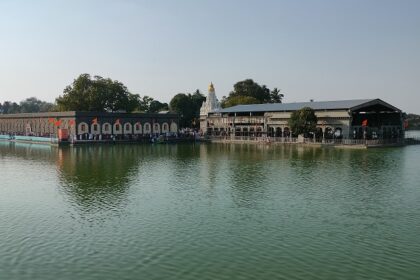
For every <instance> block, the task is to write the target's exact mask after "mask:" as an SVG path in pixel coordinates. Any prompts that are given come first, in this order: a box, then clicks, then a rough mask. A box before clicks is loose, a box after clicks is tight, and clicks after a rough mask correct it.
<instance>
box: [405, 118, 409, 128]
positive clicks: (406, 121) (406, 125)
mask: <svg viewBox="0 0 420 280" xmlns="http://www.w3.org/2000/svg"><path fill="white" fill-rule="evenodd" d="M404 128H408V120H405V121H404Z"/></svg>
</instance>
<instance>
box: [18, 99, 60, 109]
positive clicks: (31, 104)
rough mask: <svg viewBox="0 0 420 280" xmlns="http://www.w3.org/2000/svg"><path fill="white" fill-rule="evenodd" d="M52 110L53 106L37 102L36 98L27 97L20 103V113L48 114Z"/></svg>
mask: <svg viewBox="0 0 420 280" xmlns="http://www.w3.org/2000/svg"><path fill="white" fill-rule="evenodd" d="M53 108H54V104H52V103H48V102H45V101H42V100H39V99H37V98H36V97H29V98H26V99H25V100H23V101H21V102H20V112H21V113H38V112H49V111H51V110H52V109H53Z"/></svg>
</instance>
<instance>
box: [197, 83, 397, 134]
mask: <svg viewBox="0 0 420 280" xmlns="http://www.w3.org/2000/svg"><path fill="white" fill-rule="evenodd" d="M209 98H210V91H209ZM212 98H215V97H212ZM203 105H204V104H203ZM206 106H208V105H207V101H206ZM304 107H310V108H312V109H314V111H315V114H316V116H317V118H318V124H317V131H316V133H315V135H314V137H316V138H317V139H333V138H334V139H393V138H402V137H404V120H403V116H404V114H403V112H402V111H401V110H400V109H398V108H396V107H394V106H392V105H391V104H389V103H386V102H385V101H383V100H381V99H363V100H342V101H324V102H299V103H272V104H251V105H237V106H233V107H230V108H224V109H219V108H215V109H213V110H210V111H206V110H207V108H210V107H205V109H206V110H203V111H202V116H201V122H200V124H201V130H202V131H203V132H204V133H206V134H207V135H223V136H263V135H265V136H268V137H290V136H291V134H292V131H290V128H289V124H288V121H289V119H290V116H291V114H292V112H294V111H296V110H299V109H302V108H304ZM204 113H206V114H205V115H204Z"/></svg>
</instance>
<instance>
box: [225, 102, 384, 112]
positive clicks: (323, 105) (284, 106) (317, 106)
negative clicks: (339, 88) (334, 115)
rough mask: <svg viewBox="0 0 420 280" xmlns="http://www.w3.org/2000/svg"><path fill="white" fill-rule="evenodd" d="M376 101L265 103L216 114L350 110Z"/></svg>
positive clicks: (236, 107) (229, 109)
mask: <svg viewBox="0 0 420 280" xmlns="http://www.w3.org/2000/svg"><path fill="white" fill-rule="evenodd" d="M374 100H376V99H355V100H339V101H314V102H296V103H267V104H250V105H236V106H233V107H229V108H224V109H221V110H218V111H217V112H218V113H239V112H279V111H296V110H300V109H302V108H304V107H311V108H312V109H314V110H339V109H345V110H348V109H350V108H353V107H356V106H359V105H362V104H365V103H368V102H371V101H374Z"/></svg>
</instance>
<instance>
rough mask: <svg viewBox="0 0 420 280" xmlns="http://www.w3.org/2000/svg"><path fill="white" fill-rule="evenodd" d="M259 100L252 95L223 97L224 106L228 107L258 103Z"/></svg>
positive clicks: (222, 103)
mask: <svg viewBox="0 0 420 280" xmlns="http://www.w3.org/2000/svg"><path fill="white" fill-rule="evenodd" d="M258 103H259V101H258V100H257V99H255V98H254V97H251V96H233V97H230V98H224V99H222V102H221V105H222V108H228V107H232V106H236V105H241V104H258Z"/></svg>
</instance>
